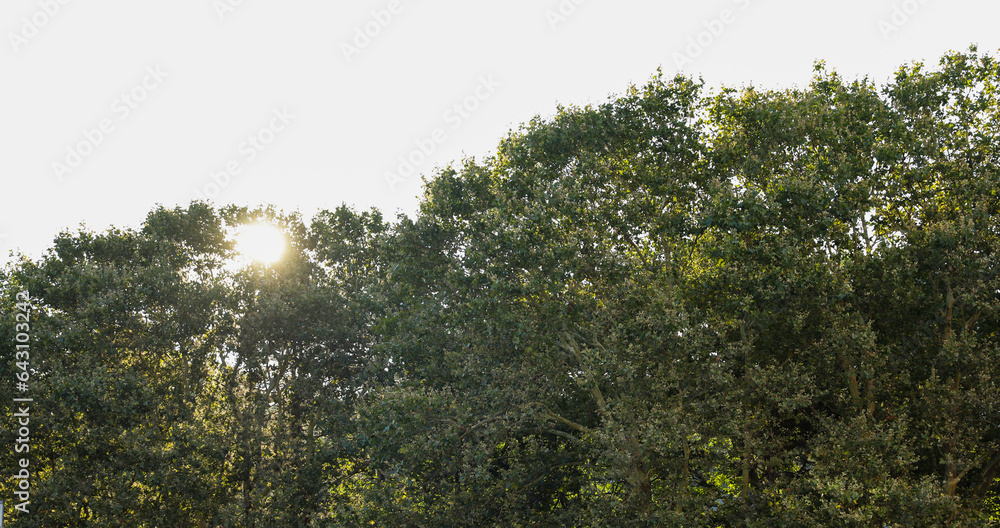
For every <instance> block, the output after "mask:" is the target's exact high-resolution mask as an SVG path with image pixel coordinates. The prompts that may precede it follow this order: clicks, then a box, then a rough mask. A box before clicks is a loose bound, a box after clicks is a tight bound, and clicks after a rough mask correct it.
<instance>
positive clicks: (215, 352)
mask: <svg viewBox="0 0 1000 528" xmlns="http://www.w3.org/2000/svg"><path fill="white" fill-rule="evenodd" d="M998 85H1000V66H998V63H997V62H996V60H995V59H994V58H992V57H991V56H989V55H982V54H979V53H978V52H977V51H976V50H975V48H972V49H970V50H969V51H968V52H963V53H952V54H949V55H947V56H945V57H944V58H943V59H942V60H941V62H940V64H939V65H938V66H937V67H933V68H928V67H925V66H924V65H921V64H911V65H907V66H903V67H901V68H900V69H899V71H898V73H897V74H896V76H895V78H894V80H892V81H891V82H889V83H888V84H886V85H885V86H882V87H876V86H875V85H874V84H873V83H872V82H871V81H869V80H867V79H863V80H857V81H851V82H848V81H845V80H844V79H842V78H841V77H840V76H838V75H837V74H836V73H833V72H830V71H828V70H827V69H826V68H825V67H824V66H823V65H822V64H817V67H816V72H815V77H814V79H813V80H812V82H811V83H810V84H809V85H808V86H807V87H805V88H801V89H784V90H761V89H755V88H752V87H745V88H740V89H730V88H726V89H722V90H721V91H717V92H714V93H712V92H709V91H708V90H707V89H706V88H705V87H704V86H703V85H702V84H701V83H700V82H696V81H694V80H692V79H689V78H684V77H676V78H665V77H663V76H662V75H658V76H656V77H654V78H653V79H652V80H651V81H650V82H649V83H648V84H646V85H643V86H636V87H632V88H630V89H629V90H628V91H627V92H626V93H624V94H622V95H620V96H616V97H613V98H611V99H609V100H608V102H607V103H604V104H601V105H597V106H593V107H585V108H577V107H570V108H559V109H558V112H557V113H556V114H555V115H554V116H552V117H551V118H547V119H542V118H537V119H535V120H533V121H531V122H530V123H527V124H525V125H523V126H522V127H521V128H520V129H519V130H517V131H515V132H512V133H511V134H510V135H509V136H508V137H506V138H504V139H503V140H502V141H501V142H500V144H499V146H498V148H497V150H496V152H495V153H494V154H493V155H492V156H490V157H488V158H485V159H483V160H480V161H476V160H465V161H464V162H463V163H462V164H461V165H460V166H458V167H456V168H449V169H445V170H442V171H440V172H439V173H437V174H435V175H434V177H433V178H431V179H430V180H429V182H428V183H427V185H426V187H425V191H424V196H423V199H422V201H421V203H420V211H419V214H417V215H416V216H415V217H413V218H409V217H405V216H400V217H399V218H396V219H394V220H391V221H390V220H386V219H385V218H383V216H382V215H381V214H379V213H378V212H377V211H375V210H373V211H369V212H358V211H355V210H352V209H350V208H348V207H341V208H338V209H336V210H334V211H323V212H321V213H319V214H318V215H317V216H316V217H315V218H313V219H311V220H308V221H307V220H304V219H303V218H301V217H300V216H299V215H297V214H290V213H283V212H281V211H277V210H274V209H273V208H259V209H248V208H239V207H224V208H221V209H217V208H215V207H213V206H211V205H208V204H205V203H200V202H196V203H192V204H191V205H190V206H189V207H187V208H176V209H165V208H158V209H156V210H154V211H152V212H151V213H150V214H149V216H148V217H147V219H146V221H145V223H144V224H143V225H142V226H141V228H137V229H114V230H109V231H107V232H104V233H93V232H88V231H79V232H74V233H71V232H66V233H63V234H61V235H59V237H58V238H57V239H56V240H55V241H54V244H53V245H52V247H51V249H50V250H49V251H48V253H47V254H46V255H45V256H44V257H42V258H41V259H38V260H30V259H25V258H22V259H20V260H18V261H16V262H14V263H13V264H11V265H10V266H8V267H7V269H6V270H5V271H4V272H3V274H2V276H0V284H2V291H0V294H2V298H3V302H2V314H0V315H2V318H0V321H3V322H2V324H0V338H2V339H3V342H4V343H6V344H5V345H4V347H3V349H2V350H3V351H2V353H0V354H2V358H3V361H2V362H0V380H3V382H2V383H0V406H3V408H4V412H3V416H4V417H5V418H4V419H3V424H4V425H3V428H2V437H0V445H3V446H7V447H5V448H3V449H2V450H0V467H2V468H3V471H4V478H3V485H2V486H0V492H2V498H3V499H5V500H7V502H8V505H9V504H11V503H12V502H13V501H14V495H13V492H14V488H15V487H16V486H17V485H18V481H17V480H15V479H13V478H10V477H12V476H13V475H14V474H15V473H16V471H17V460H18V459H19V457H20V454H18V453H15V451H14V448H13V446H14V443H15V437H16V435H17V430H16V429H17V428H16V427H15V426H14V423H15V422H14V420H13V419H12V418H11V416H12V415H13V413H14V412H17V409H15V408H14V404H13V403H12V401H13V398H16V397H18V394H17V393H16V391H15V386H14V384H13V382H14V381H15V380H16V376H17V373H18V372H19V370H18V367H17V362H16V360H15V359H16V358H15V355H14V353H15V348H14V344H15V343H16V341H15V313H16V312H17V307H16V306H17V305H16V303H17V299H16V294H17V293H18V292H21V291H28V292H30V294H31V298H32V303H33V305H34V310H33V312H32V314H31V336H32V341H31V350H32V352H31V397H32V398H33V399H34V402H33V403H32V406H31V424H32V430H31V439H30V445H31V452H30V457H31V466H30V470H31V474H32V477H31V480H30V489H31V503H30V513H27V514H24V513H19V512H15V515H13V516H11V515H10V513H11V512H10V509H9V506H8V519H7V520H8V523H9V525H10V526H11V527H12V528H28V527H56V526H58V527H91V526H95V527H96V526H115V527H119V526H120V527H139V528H143V527H145V528H153V527H159V528H165V527H181V526H193V527H215V526H220V527H253V528H271V527H274V528H277V527H341V526H345V527H349V526H378V527H487V526H498V527H499V526H502V527H528V526H553V527H574V526H575V527H609V528H612V527H613V528H618V527H640V526H684V527H698V526H704V527H711V528H715V527H736V526H741V527H742V526H746V527H751V526H752V527H765V526H774V527H816V526H829V527H840V526H842V527H847V526H851V527H855V526H857V527H882V526H891V527H911V526H928V527H930V526H936V527H940V526H955V527H957V526H968V527H981V526H993V525H998V524H1000V518H998V513H997V512H998V509H1000V502H998V498H997V493H998V491H1000V481H998V476H1000V475H998V470H1000V387H998V381H1000V372H998V370H1000V334H998V331H1000V326H998V324H1000V263H998V257H1000V253H998V250H1000V239H998V235H1000V225H998V221H1000V197H998V191H1000V172H998V169H1000V129H998V128H997V127H998V125H997V123H1000V115H998V112H1000V110H998V108H1000V106H998V99H1000V91H998ZM251 221H267V222H271V223H273V224H276V225H279V226H281V227H282V228H283V229H284V230H285V232H286V233H287V235H288V237H289V240H290V250H289V252H288V253H287V254H286V255H285V257H284V258H283V259H282V260H280V261H279V262H277V263H275V264H273V265H270V266H263V265H259V264H254V265H245V266H237V265H234V264H233V262H234V257H235V253H236V247H235V246H234V243H233V241H232V237H231V236H229V233H230V232H231V230H232V229H233V228H234V227H236V226H239V225H242V224H245V223H248V222H251Z"/></svg>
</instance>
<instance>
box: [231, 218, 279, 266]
mask: <svg viewBox="0 0 1000 528" xmlns="http://www.w3.org/2000/svg"><path fill="white" fill-rule="evenodd" d="M236 240H237V247H238V248H239V251H240V253H241V254H242V255H243V256H244V257H246V258H248V259H250V260H253V261H254V262H259V263H261V264H271V263H273V262H275V261H277V260H278V259H280V258H281V256H282V255H283V254H284V253H285V247H286V246H287V245H288V241H287V240H286V239H285V233H284V232H282V231H281V230H280V229H278V228H277V227H274V226H272V225H268V224H251V225H248V226H246V227H244V228H243V229H242V230H241V231H240V233H239V235H237V239H236Z"/></svg>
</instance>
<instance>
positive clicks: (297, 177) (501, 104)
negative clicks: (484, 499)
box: [0, 0, 1000, 260]
mask: <svg viewBox="0 0 1000 528" xmlns="http://www.w3.org/2000/svg"><path fill="white" fill-rule="evenodd" d="M998 22H1000V2H997V1H996V0H949V1H947V2H945V1H944V0H863V1H862V0H840V1H837V2H832V1H826V2H819V1H813V0H707V1H706V0H702V1H693V0H690V1H689V0H675V1H645V2H640V1H637V0H615V1H613V2H612V1H610V0H531V1H529V0H504V1H502V2H500V1H494V2H477V1H470V0H465V1H458V0H373V1H357V2H332V1H320V0H282V1H281V2H278V1H273V0H272V1H267V0H171V1H169V2H167V1H161V2H152V1H137V0H90V1H82V0H4V2H3V3H2V4H0V30H2V32H3V34H4V36H5V38H4V42H3V43H2V44H0V46H2V49H0V72H2V78H0V79H2V80H0V123H2V126H0V145H2V150H0V185H2V187H0V196H2V197H3V200H2V207H0V254H2V256H0V258H3V259H4V260H6V259H7V254H8V252H9V251H10V250H11V249H20V250H21V251H23V252H25V253H26V254H28V255H29V256H31V257H34V258H37V257H38V256H40V255H41V254H42V253H43V251H44V250H45V249H46V248H48V247H49V245H50V244H51V241H52V238H53V237H54V236H55V235H56V234H57V233H58V232H59V231H61V230H64V229H67V228H69V229H73V230H75V229H76V228H77V227H78V226H79V225H80V224H81V223H83V224H86V226H87V227H89V228H91V229H94V230H97V231H100V230H103V229H105V228H107V227H109V226H111V225H115V226H136V227H137V226H139V225H140V224H141V222H142V220H143V219H144V218H145V216H146V214H147V213H148V212H149V211H150V210H151V209H152V208H153V207H155V206H156V204H163V205H165V206H168V207H173V206H175V205H187V204H188V203H189V202H190V201H191V200H193V199H196V198H199V197H205V198H211V199H212V201H213V202H215V203H216V204H224V203H237V204H247V205H258V204H274V205H275V206H277V207H279V208H281V209H284V210H286V211H292V210H298V211H300V212H301V213H302V214H303V215H304V216H305V217H306V218H307V219H308V218H310V217H312V215H313V214H314V213H315V212H316V211H317V210H319V209H322V208H333V207H336V206H338V205H339V204H341V203H347V204H351V205H353V206H355V207H358V208H363V209H367V208H369V207H372V206H375V207H379V208H380V209H382V210H383V212H384V213H386V215H387V216H390V217H391V216H394V215H395V212H396V211H403V212H407V213H412V212H413V211H415V208H416V205H417V201H418V195H419V194H420V192H421V187H420V186H421V182H420V175H421V174H431V173H432V172H433V171H434V170H435V167H440V166H446V165H448V164H450V163H453V162H457V161H459V160H461V159H462V158H463V157H465V156H474V157H483V156H486V155H489V154H491V153H492V151H493V149H494V148H495V146H496V145H497V142H498V141H499V140H500V139H501V138H502V137H503V136H504V135H505V134H507V132H508V131H509V130H511V129H514V128H517V127H518V125H519V124H520V123H522V122H526V121H528V120H530V119H531V118H532V117H533V116H535V115H542V116H548V115H551V114H552V113H553V111H554V109H555V107H556V105H557V104H564V105H568V104H578V105H583V104H587V103H600V102H602V101H604V100H606V99H607V97H608V96H609V95H611V94H614V93H621V92H623V91H624V90H625V89H626V88H627V87H628V86H629V85H630V84H632V83H635V84H642V83H644V82H645V81H646V80H648V79H649V78H650V77H651V76H652V75H653V74H654V73H655V71H656V69H657V67H662V68H663V70H664V72H665V73H667V74H673V73H674V72H676V71H678V65H680V66H682V68H681V69H682V70H683V71H684V72H685V73H688V74H693V75H695V76H699V75H700V76H702V77H703V78H704V80H705V81H706V83H707V84H708V85H709V86H711V87H718V86H720V85H723V84H725V85H730V86H738V85H744V84H749V83H752V84H755V85H758V86H764V87H770V88H779V87H791V86H793V85H799V86H802V85H804V84H806V83H808V81H809V79H810V77H811V74H812V64H813V62H814V61H815V60H818V59H822V60H825V61H827V63H828V65H830V66H831V67H833V68H835V69H837V70H838V71H839V72H841V74H842V75H844V76H845V77H847V78H849V79H853V78H856V77H859V76H864V75H868V76H869V77H870V78H872V79H873V80H875V82H876V83H877V84H879V85H881V84H883V83H884V82H886V81H887V80H888V79H889V78H890V76H891V74H892V72H893V71H894V70H895V69H896V68H897V67H898V66H899V65H901V64H904V63H908V62H910V61H912V60H926V61H927V62H929V63H934V64H936V62H937V59H938V58H939V57H940V56H941V55H942V54H943V53H945V52H946V51H948V50H965V49H967V48H968V46H969V44H972V43H976V44H978V45H979V47H980V51H983V52H989V53H991V54H997V51H998V50H1000V29H998V27H1000V26H998ZM401 159H409V160H410V162H411V163H410V165H412V168H411V167H408V166H406V164H403V166H402V167H401V163H402V162H401ZM407 172H412V174H407ZM387 174H391V175H392V176H391V177H389V178H387ZM387 180H391V184H390V181H387Z"/></svg>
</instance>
